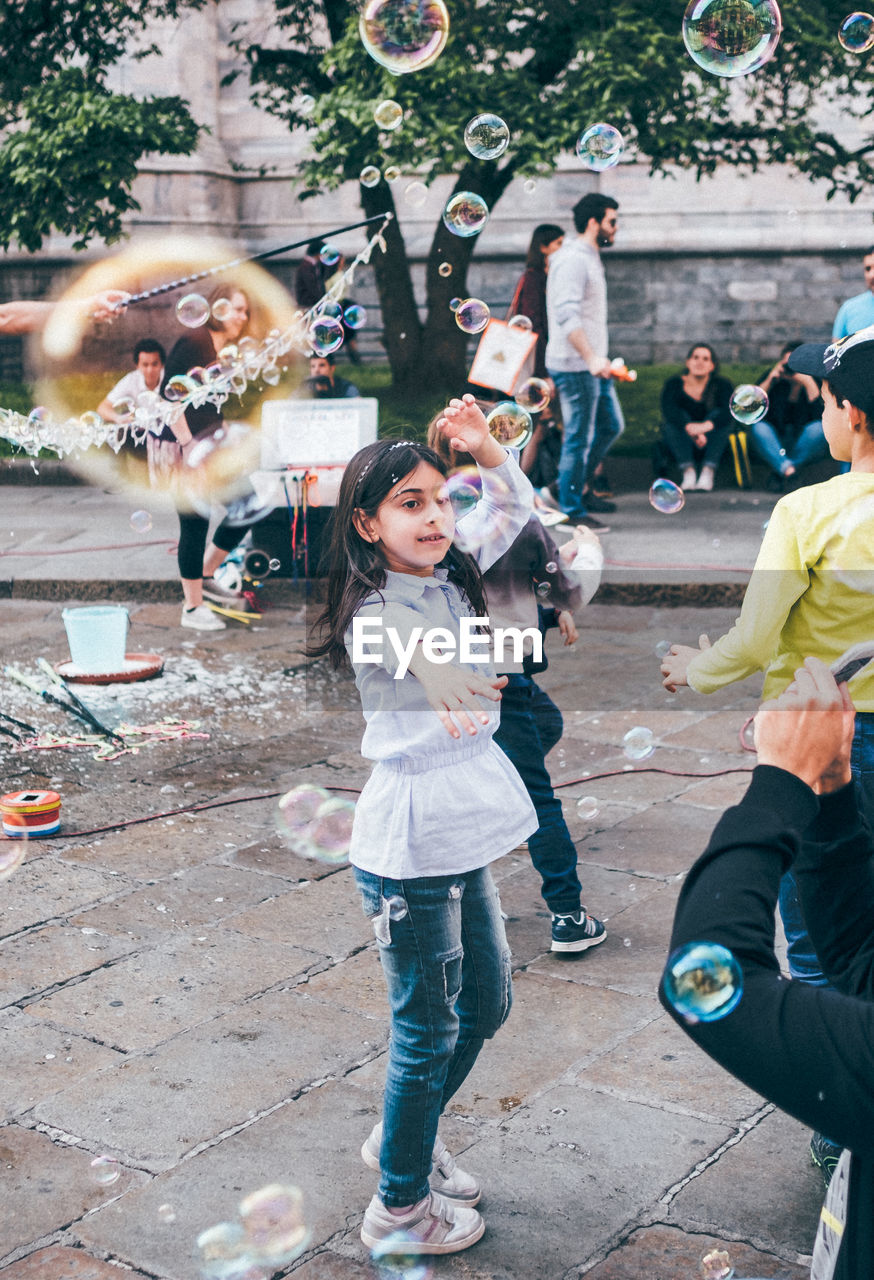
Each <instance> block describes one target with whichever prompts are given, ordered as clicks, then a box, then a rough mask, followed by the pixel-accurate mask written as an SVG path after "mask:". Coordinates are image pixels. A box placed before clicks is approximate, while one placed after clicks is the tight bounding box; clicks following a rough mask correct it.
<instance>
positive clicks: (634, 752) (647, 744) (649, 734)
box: [622, 725, 655, 760]
mask: <svg viewBox="0 0 874 1280" xmlns="http://www.w3.org/2000/svg"><path fill="white" fill-rule="evenodd" d="M622 751H623V754H624V755H625V757H626V759H628V760H646V759H647V758H648V757H649V756H651V755H652V753H653V752H654V751H655V735H654V733H653V731H652V729H645V728H644V727H643V725H635V726H634V728H633V729H629V730H628V732H627V733H626V735H625V737H624V738H623V739H622Z"/></svg>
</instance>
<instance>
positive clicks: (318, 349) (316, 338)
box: [307, 316, 344, 356]
mask: <svg viewBox="0 0 874 1280" xmlns="http://www.w3.org/2000/svg"><path fill="white" fill-rule="evenodd" d="M307 336H308V338H309V342H310V346H311V347H312V349H313V351H314V352H315V354H316V355H317V356H329V355H330V354H331V352H332V351H336V350H337V348H338V347H339V346H342V344H343V337H344V334H343V326H342V324H341V323H340V321H339V320H335V319H334V317H333V316H318V317H317V318H316V320H314V321H313V323H312V324H311V325H310V328H309V332H308V334H307Z"/></svg>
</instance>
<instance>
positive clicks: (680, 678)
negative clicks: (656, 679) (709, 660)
mask: <svg viewBox="0 0 874 1280" xmlns="http://www.w3.org/2000/svg"><path fill="white" fill-rule="evenodd" d="M709 648H710V641H709V639H708V638H707V636H705V635H701V636H699V637H698V648H697V649H693V648H692V646H691V645H688V644H672V645H671V651H670V653H668V654H666V655H665V656H664V658H662V665H661V673H662V675H663V676H664V680H663V681H662V684H663V685H664V687H665V688H666V689H667V691H668V693H676V692H677V688H678V687H679V685H681V684H688V683H689V681H688V679H687V678H686V672H687V671H688V670H689V663H690V662H691V661H692V659H693V658H694V657H695V655H696V654H698V653H700V652H701V651H702V649H709Z"/></svg>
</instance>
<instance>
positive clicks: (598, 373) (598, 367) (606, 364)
mask: <svg viewBox="0 0 874 1280" xmlns="http://www.w3.org/2000/svg"><path fill="white" fill-rule="evenodd" d="M589 373H592V374H594V375H595V377H596V378H612V377H613V366H612V365H611V363H610V361H609V359H608V358H607V356H595V358H594V359H593V360H591V361H590V362H589Z"/></svg>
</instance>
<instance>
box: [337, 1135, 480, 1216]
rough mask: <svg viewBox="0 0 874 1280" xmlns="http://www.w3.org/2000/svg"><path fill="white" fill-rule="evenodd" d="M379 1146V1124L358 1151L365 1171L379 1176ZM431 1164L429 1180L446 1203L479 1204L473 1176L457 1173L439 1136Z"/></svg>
mask: <svg viewBox="0 0 874 1280" xmlns="http://www.w3.org/2000/svg"><path fill="white" fill-rule="evenodd" d="M381 1146H382V1121H380V1123H379V1124H377V1125H374V1126H373V1129H372V1130H371V1132H370V1136H369V1137H368V1138H367V1140H366V1142H365V1143H364V1146H363V1147H362V1148H361V1159H362V1160H363V1161H364V1163H365V1164H366V1165H367V1167H368V1169H376V1171H377V1172H379V1149H380V1147H381ZM431 1160H432V1163H433V1165H434V1167H433V1169H432V1171H431V1178H432V1181H433V1183H434V1190H435V1191H438V1192H439V1193H440V1195H441V1196H445V1197H446V1199H447V1200H452V1201H453V1203H455V1204H465V1205H475V1204H479V1198H480V1196H481V1195H482V1191H481V1189H480V1185H479V1183H478V1182H477V1180H476V1178H475V1177H474V1176H473V1174H470V1173H466V1172H465V1170H464V1169H459V1167H458V1165H457V1164H456V1163H455V1160H454V1158H453V1156H452V1153H451V1152H450V1150H449V1148H448V1147H447V1145H446V1143H445V1142H444V1141H443V1139H442V1138H441V1137H440V1135H439V1134H438V1135H437V1138H436V1140H435V1142H434V1150H433V1151H432V1152H431Z"/></svg>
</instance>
